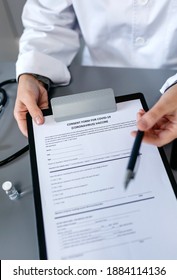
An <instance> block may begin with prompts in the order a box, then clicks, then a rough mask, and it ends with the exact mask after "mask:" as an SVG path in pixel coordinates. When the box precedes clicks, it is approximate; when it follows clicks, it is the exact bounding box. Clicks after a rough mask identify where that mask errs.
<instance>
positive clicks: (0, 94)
mask: <svg viewBox="0 0 177 280" xmlns="http://www.w3.org/2000/svg"><path fill="white" fill-rule="evenodd" d="M14 83H16V79H10V80H6V81H3V82H1V83H0V114H1V112H2V110H3V109H4V108H5V105H6V103H7V99H8V98H7V92H6V90H5V89H4V88H3V86H5V85H8V84H14ZM28 149H29V146H28V145H27V146H25V147H24V148H22V149H20V150H19V151H17V152H16V153H14V154H13V155H11V156H9V157H7V158H6V159H3V160H1V161H0V167H1V166H3V165H5V164H7V163H9V162H11V161H13V160H14V159H16V158H17V157H19V156H21V155H22V154H23V153H25V152H26V151H28Z"/></svg>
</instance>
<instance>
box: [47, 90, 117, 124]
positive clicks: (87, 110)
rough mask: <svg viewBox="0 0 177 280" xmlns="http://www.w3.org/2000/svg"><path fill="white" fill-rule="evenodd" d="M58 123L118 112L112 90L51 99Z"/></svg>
mask: <svg viewBox="0 0 177 280" xmlns="http://www.w3.org/2000/svg"><path fill="white" fill-rule="evenodd" d="M51 106H52V112H53V116H54V119H55V121H56V122H59V121H67V120H72V119H77V118H83V117H89V116H94V115H100V114H106V113H111V112H115V111H116V110H117V106H116V102H115V96H114V92H113V90H112V89H111V88H108V89H101V90H96V91H88V92H83V93H77V94H71V95H67V96H59V97H55V98H52V99H51Z"/></svg>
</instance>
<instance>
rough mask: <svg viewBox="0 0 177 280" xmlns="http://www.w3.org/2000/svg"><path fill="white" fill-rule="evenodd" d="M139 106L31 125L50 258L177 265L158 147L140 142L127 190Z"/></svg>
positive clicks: (172, 207) (176, 228)
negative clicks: (157, 261) (169, 261)
mask: <svg viewBox="0 0 177 280" xmlns="http://www.w3.org/2000/svg"><path fill="white" fill-rule="evenodd" d="M140 108H141V103H140V101H139V100H132V101H126V102H121V103H118V104H117V111H116V112H114V113H110V114H104V115H98V116H92V117H87V118H82V119H76V120H71V121H65V122H58V123H57V122H55V121H54V120H53V116H46V117H45V124H44V125H42V126H37V125H35V124H34V123H33V127H34V135H35V137H34V138H35V148H36V156H37V165H38V175H39V183H40V192H41V202H42V211H43V219H44V228H45V238H46V247H47V255H48V259H177V238H176V236H177V201H176V198H175V195H174V192H173V189H172V186H171V183H170V181H169V178H168V176H167V174H166V170H165V168H164V165H163V162H162V159H161V157H160V154H159V152H158V149H157V148H156V147H154V146H151V145H146V144H142V147H141V150H140V156H139V157H140V162H139V167H138V170H137V175H136V177H135V179H134V180H132V181H131V182H130V184H129V187H128V190H126V191H125V190H124V184H123V183H124V176H125V170H126V167H127V163H128V159H129V156H130V151H131V148H132V145H133V141H134V139H133V138H132V137H131V135H130V131H132V130H134V129H136V113H137V111H138V110H139V109H140Z"/></svg>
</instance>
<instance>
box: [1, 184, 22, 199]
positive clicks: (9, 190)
mask: <svg viewBox="0 0 177 280" xmlns="http://www.w3.org/2000/svg"><path fill="white" fill-rule="evenodd" d="M2 189H3V190H4V191H5V192H6V194H7V195H8V196H9V199H11V200H16V199H18V198H19V197H20V194H19V192H18V191H17V190H16V188H15V187H14V186H13V184H12V182H10V181H6V182H4V183H3V184H2Z"/></svg>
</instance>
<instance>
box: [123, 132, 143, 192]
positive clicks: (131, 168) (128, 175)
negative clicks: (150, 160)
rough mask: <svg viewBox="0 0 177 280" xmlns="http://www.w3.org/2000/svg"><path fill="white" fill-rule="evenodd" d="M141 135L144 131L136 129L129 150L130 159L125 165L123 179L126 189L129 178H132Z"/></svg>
mask: <svg viewBox="0 0 177 280" xmlns="http://www.w3.org/2000/svg"><path fill="white" fill-rule="evenodd" d="M143 135H144V131H140V130H138V132H137V135H136V138H135V141H134V144H133V148H132V151H131V155H130V159H129V162H128V165H127V170H126V174H125V181H124V186H125V189H127V187H128V184H129V182H130V180H131V179H133V178H134V168H135V164H136V161H137V158H138V156H139V149H140V146H141V142H142V139H143Z"/></svg>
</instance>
